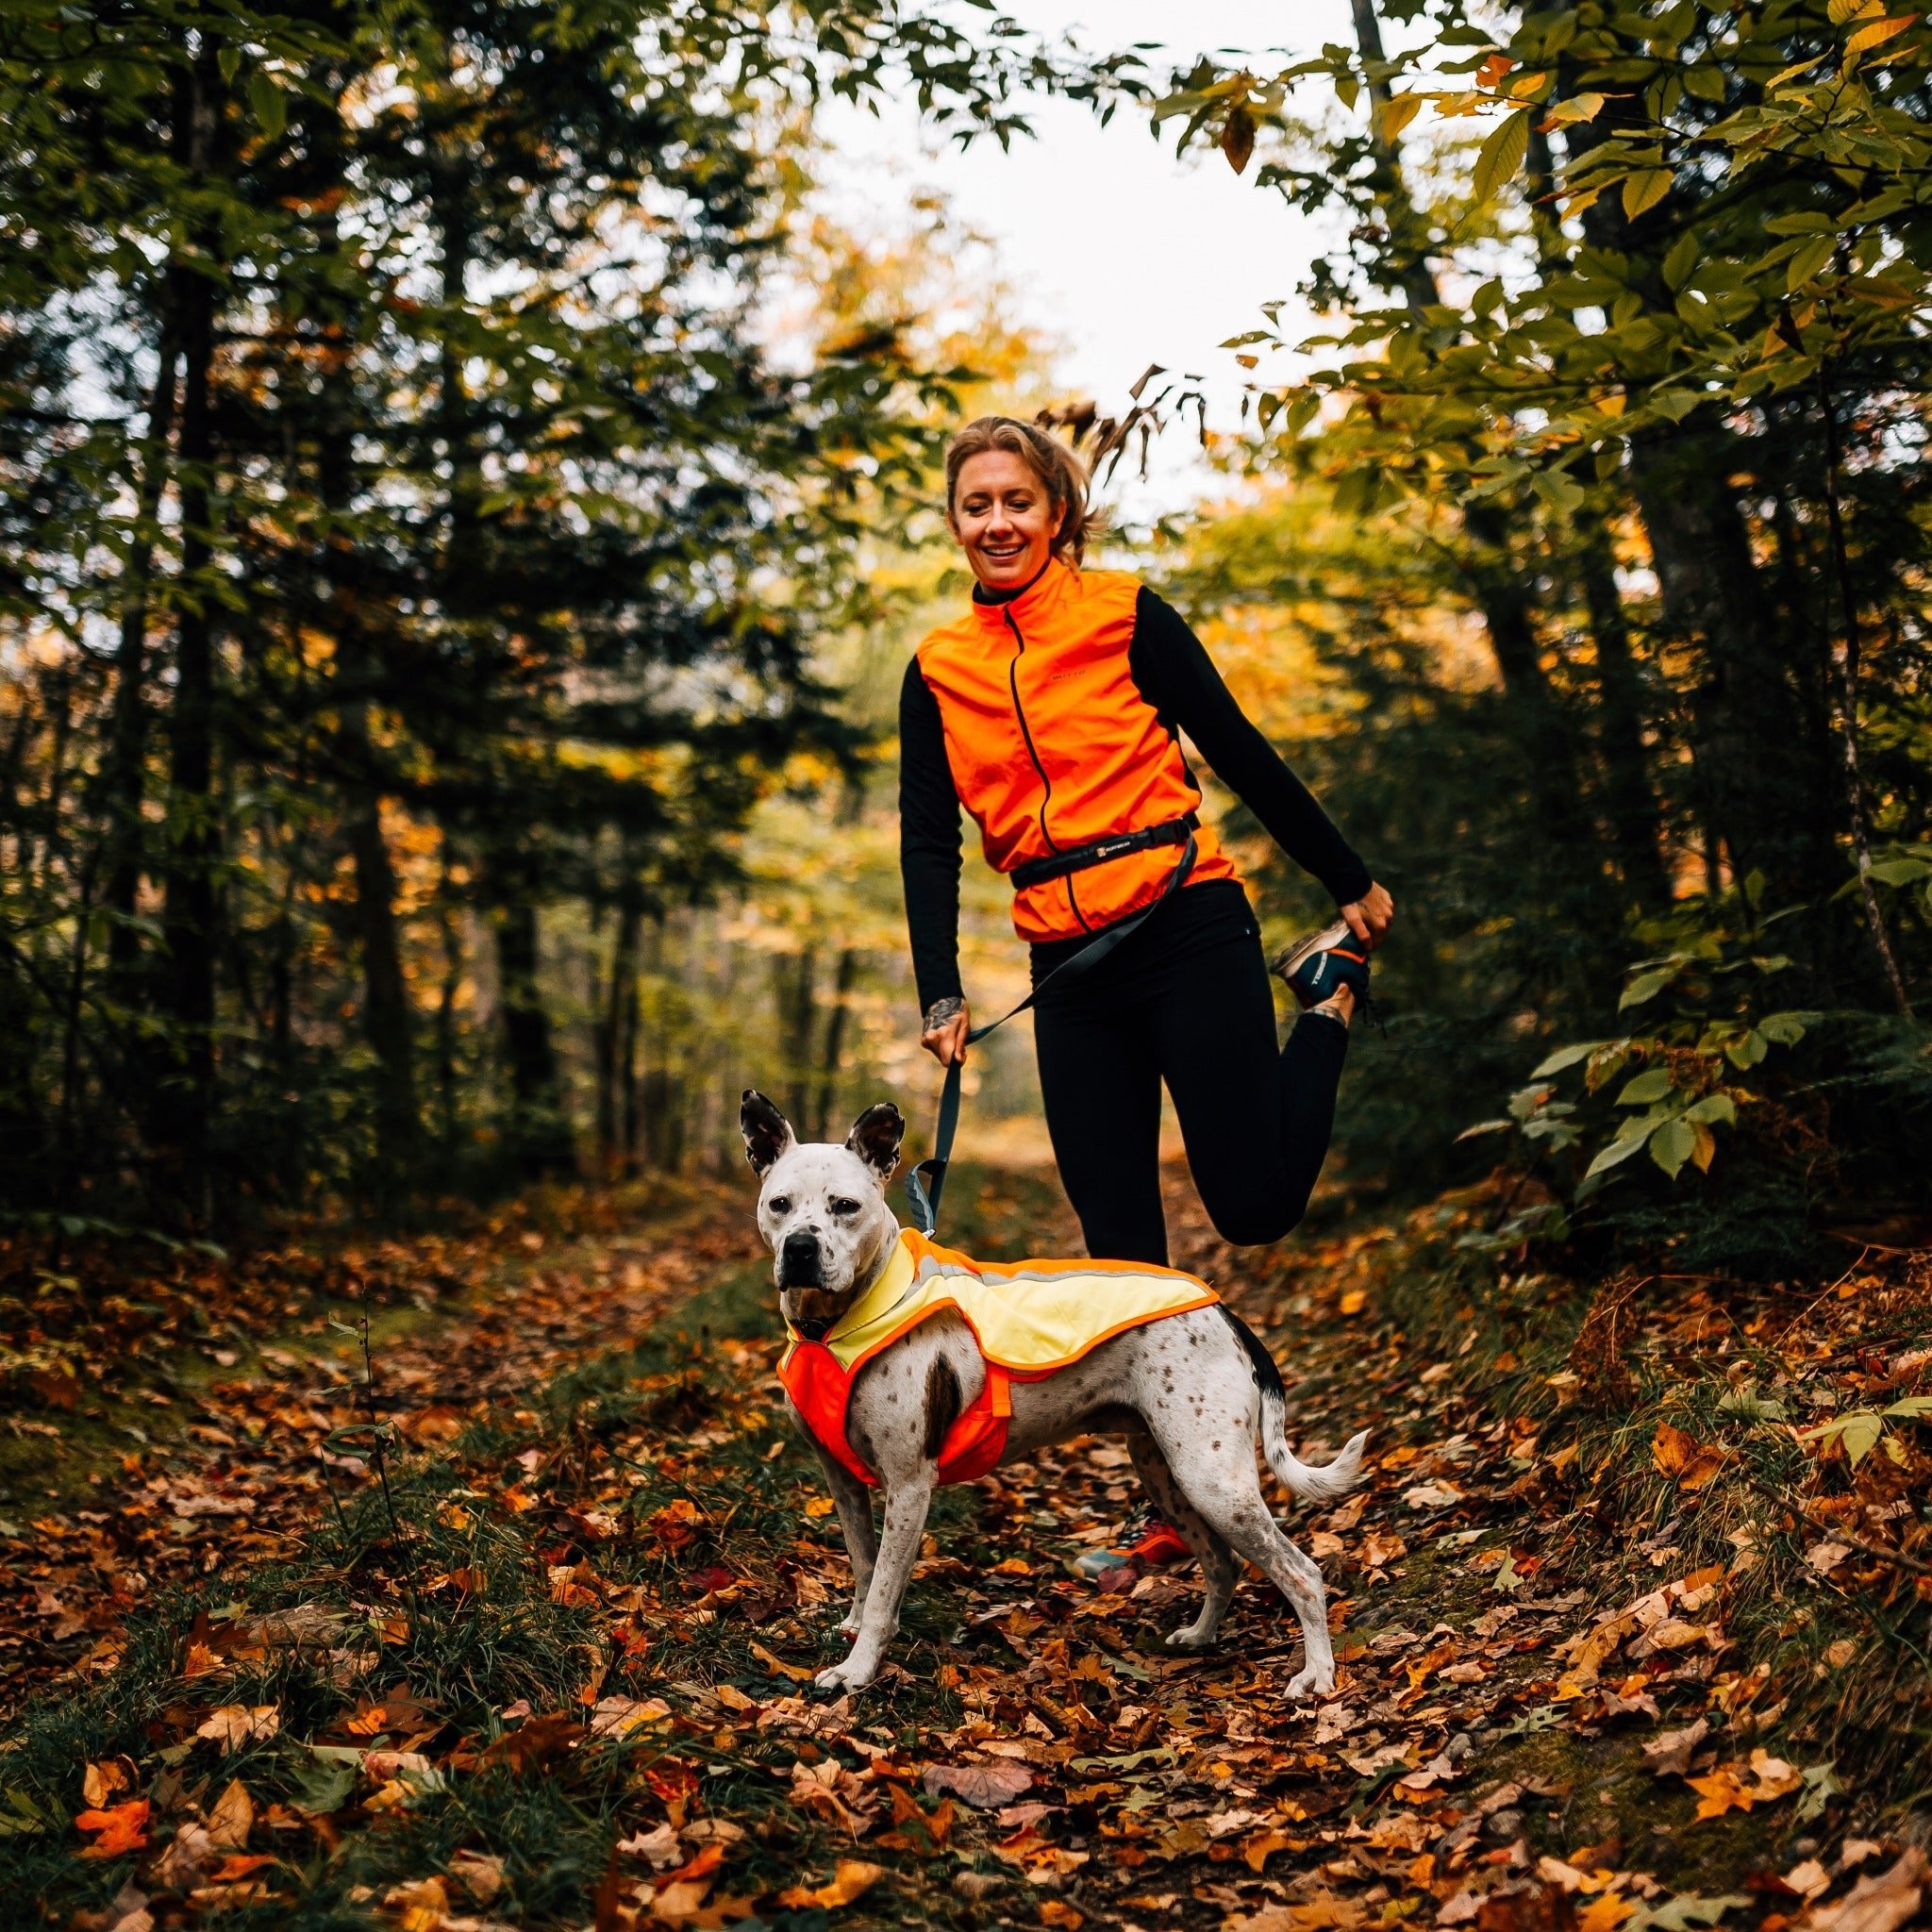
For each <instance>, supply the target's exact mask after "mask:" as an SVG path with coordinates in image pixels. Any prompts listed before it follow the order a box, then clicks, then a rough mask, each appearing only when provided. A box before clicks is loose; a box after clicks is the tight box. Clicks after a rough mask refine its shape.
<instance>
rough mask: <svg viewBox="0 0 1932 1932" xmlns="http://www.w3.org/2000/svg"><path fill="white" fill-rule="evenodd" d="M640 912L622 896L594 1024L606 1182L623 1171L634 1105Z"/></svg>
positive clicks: (634, 900)
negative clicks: (606, 979)
mask: <svg viewBox="0 0 1932 1932" xmlns="http://www.w3.org/2000/svg"><path fill="white" fill-rule="evenodd" d="M642 925H643V911H642V908H641V907H640V906H639V904H638V902H637V898H636V896H635V894H633V893H630V892H626V893H625V896H624V898H623V900H622V901H621V902H620V904H619V906H618V909H617V938H616V941H615V943H614V944H613V945H612V946H611V949H610V986H609V991H608V996H607V998H606V1001H605V1005H604V1012H603V1015H602V1017H601V1019H600V1020H599V1021H598V1024H597V1162H598V1170H599V1172H600V1173H601V1174H603V1176H604V1178H605V1179H606V1180H610V1179H613V1178H615V1176H616V1175H617V1174H620V1173H621V1172H622V1171H623V1168H624V1165H625V1156H626V1154H627V1152H628V1148H629V1141H628V1136H627V1127H628V1123H627V1122H625V1114H626V1113H627V1112H628V1111H629V1110H630V1106H631V1105H634V1103H633V1102H630V1101H629V1098H628V1093H627V1091H626V1090H629V1089H631V1088H632V1087H633V1086H634V1083H635V1074H634V1073H633V1071H632V1067H631V1064H630V1062H631V1056H632V1055H633V1053H634V1052H635V1049H636V1040H637V1022H636V1018H635V1014H636V1009H637V999H638V940H639V936H640V933H641V928H642Z"/></svg>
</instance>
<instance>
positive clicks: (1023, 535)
mask: <svg viewBox="0 0 1932 1932" xmlns="http://www.w3.org/2000/svg"><path fill="white" fill-rule="evenodd" d="M946 521H947V522H948V523H949V524H950V525H952V530H953V535H954V536H956V537H957V538H958V540H959V545H960V548H961V549H963V550H964V551H965V553H966V560H967V562H968V563H970V564H971V565H972V566H973V575H974V576H975V577H977V578H978V579H979V581H980V582H981V583H982V584H984V585H985V586H986V588H987V589H988V590H989V591H1017V590H1019V589H1020V588H1021V587H1022V586H1023V585H1025V584H1030V583H1031V582H1032V581H1033V579H1034V578H1035V577H1037V576H1038V575H1040V573H1041V571H1042V570H1044V569H1045V568H1046V559H1047V558H1048V557H1049V556H1051V555H1052V552H1053V540H1054V537H1055V535H1056V534H1057V532H1056V529H1055V524H1056V522H1057V519H1056V516H1055V511H1054V507H1053V500H1052V499H1051V498H1050V497H1049V496H1048V495H1047V493H1046V486H1045V485H1044V484H1043V483H1042V482H1041V480H1040V478H1039V477H1038V476H1037V475H1034V473H1033V471H1032V470H1031V469H1030V468H1029V467H1028V466H1027V464H1026V463H1025V462H1024V460H1023V459H1022V458H1019V457H1016V456H1014V455H1012V454H1011V453H1010V452H1009V451H1007V450H1003V449H991V450H986V451H984V452H982V453H981V454H980V455H979V456H976V457H969V458H967V459H966V460H965V462H963V463H962V464H961V465H960V466H959V475H958V482H957V483H956V484H955V485H954V488H953V508H952V510H951V512H950V513H949V514H948V516H947V519H946Z"/></svg>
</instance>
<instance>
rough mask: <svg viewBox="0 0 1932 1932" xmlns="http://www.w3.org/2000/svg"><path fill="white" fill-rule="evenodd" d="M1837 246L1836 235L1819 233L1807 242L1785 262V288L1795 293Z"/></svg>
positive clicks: (1830, 255)
mask: <svg viewBox="0 0 1932 1932" xmlns="http://www.w3.org/2000/svg"><path fill="white" fill-rule="evenodd" d="M1837 247H1838V237H1837V236H1836V235H1820V236H1818V237H1817V238H1816V239H1815V240H1814V241H1810V242H1806V243H1805V244H1804V246H1803V247H1801V248H1800V249H1799V250H1798V252H1797V253H1796V254H1795V255H1794V256H1792V257H1791V258H1790V261H1788V262H1787V263H1786V264H1785V288H1786V290H1787V291H1790V293H1793V294H1795V293H1796V292H1797V291H1798V290H1800V289H1802V288H1803V287H1804V286H1805V284H1806V283H1807V282H1808V281H1809V280H1810V279H1811V277H1812V276H1813V275H1816V274H1817V273H1818V271H1819V270H1820V269H1822V268H1823V267H1824V264H1825V263H1826V262H1828V261H1829V260H1830V259H1831V257H1832V252H1833V250H1834V249H1836V248H1837Z"/></svg>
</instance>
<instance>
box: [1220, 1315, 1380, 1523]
mask: <svg viewBox="0 0 1932 1932" xmlns="http://www.w3.org/2000/svg"><path fill="white" fill-rule="evenodd" d="M1221 1312H1222V1313H1223V1314H1224V1315H1225V1316H1226V1317H1227V1324H1228V1326H1229V1327H1230V1328H1232V1329H1233V1330H1234V1332H1235V1339H1236V1340H1237V1341H1240V1343H1241V1347H1242V1348H1243V1349H1244V1350H1246V1352H1247V1357H1248V1361H1249V1364H1250V1365H1251V1366H1252V1367H1253V1369H1254V1371H1255V1386H1256V1387H1257V1389H1258V1390H1259V1391H1261V1454H1262V1455H1263V1456H1265V1457H1267V1458H1268V1467H1269V1468H1270V1469H1272V1470H1273V1471H1274V1474H1276V1475H1278V1476H1279V1477H1280V1478H1281V1480H1282V1482H1283V1483H1284V1484H1286V1485H1287V1487H1288V1489H1289V1490H1290V1491H1291V1492H1292V1493H1293V1494H1295V1495H1297V1496H1299V1497H1300V1498H1301V1499H1302V1500H1303V1501H1304V1502H1305V1503H1332V1502H1334V1501H1335V1499H1336V1498H1337V1497H1338V1496H1345V1495H1347V1494H1348V1492H1349V1491H1351V1490H1352V1489H1354V1488H1355V1486H1356V1484H1357V1483H1358V1482H1359V1481H1360V1480H1361V1474H1362V1450H1363V1448H1364V1447H1365V1446H1366V1445H1367V1443H1368V1440H1369V1432H1368V1430H1366V1429H1363V1430H1362V1431H1361V1432H1360V1434H1358V1435H1355V1436H1351V1437H1350V1438H1349V1439H1348V1441H1346V1442H1345V1443H1344V1444H1343V1445H1342V1449H1341V1455H1340V1456H1338V1457H1336V1458H1335V1460H1334V1461H1333V1462H1324V1464H1322V1465H1321V1467H1320V1468H1315V1467H1312V1466H1311V1465H1309V1464H1308V1463H1306V1462H1304V1461H1303V1460H1302V1459H1301V1457H1298V1456H1297V1455H1296V1454H1295V1453H1294V1451H1293V1450H1292V1449H1291V1448H1290V1447H1289V1446H1288V1434H1287V1429H1286V1424H1287V1421H1288V1393H1287V1391H1285V1390H1284V1389H1283V1388H1282V1386H1281V1371H1280V1370H1279V1369H1278V1368H1276V1367H1275V1365H1274V1357H1273V1356H1272V1355H1270V1354H1269V1353H1268V1351H1267V1349H1265V1348H1264V1347H1263V1346H1262V1345H1261V1338H1260V1337H1259V1336H1258V1335H1257V1334H1256V1333H1255V1331H1254V1330H1253V1329H1252V1328H1250V1327H1249V1326H1248V1324H1246V1323H1245V1322H1243V1321H1242V1320H1241V1317H1240V1316H1239V1315H1237V1314H1236V1313H1235V1311H1234V1310H1233V1309H1232V1308H1231V1307H1228V1306H1227V1304H1226V1303H1225V1302H1223V1303H1222V1304H1221Z"/></svg>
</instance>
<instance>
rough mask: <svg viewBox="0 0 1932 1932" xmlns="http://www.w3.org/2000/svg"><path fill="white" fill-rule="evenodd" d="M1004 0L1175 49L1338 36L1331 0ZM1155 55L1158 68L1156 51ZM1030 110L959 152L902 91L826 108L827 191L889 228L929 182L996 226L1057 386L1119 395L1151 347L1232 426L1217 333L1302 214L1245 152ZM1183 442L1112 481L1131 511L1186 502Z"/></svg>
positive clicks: (1153, 356)
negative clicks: (1046, 342) (1053, 340)
mask: <svg viewBox="0 0 1932 1932" xmlns="http://www.w3.org/2000/svg"><path fill="white" fill-rule="evenodd" d="M1009 10H1010V11H1011V13H1012V14H1013V16H1014V17H1015V18H1016V19H1018V20H1019V21H1021V22H1022V23H1023V24H1024V25H1026V26H1028V27H1032V28H1034V29H1036V30H1038V31H1040V32H1042V33H1047V34H1058V33H1060V32H1072V33H1073V34H1074V35H1075V37H1076V38H1077V39H1078V40H1079V41H1080V42H1081V43H1082V44H1083V45H1084V46H1087V47H1089V48H1092V49H1096V50H1098V49H1110V48H1115V47H1124V46H1127V45H1130V44H1132V43H1133V42H1139V41H1158V42H1162V43H1164V44H1165V45H1166V46H1169V47H1172V48H1173V50H1174V57H1175V58H1176V59H1178V60H1186V59H1189V58H1191V57H1192V56H1193V55H1194V54H1195V53H1197V52H1217V53H1221V52H1224V51H1225V50H1232V49H1241V50H1248V51H1253V52H1256V53H1257V54H1259V53H1265V52H1266V51H1267V50H1268V49H1270V48H1275V49H1280V48H1288V49H1291V50H1292V51H1293V52H1295V53H1296V54H1303V53H1307V52H1312V51H1313V50H1314V49H1315V48H1317V47H1318V46H1319V45H1320V44H1321V43H1322V42H1324V40H1336V39H1341V40H1345V39H1347V37H1348V14H1347V8H1346V7H1345V6H1344V5H1342V4H1341V0H1308V4H1305V5H1297V6H1293V7H1287V6H1280V5H1272V4H1262V0H1199V4H1196V5H1192V6H1189V7H1176V6H1174V5H1172V4H1170V0H1016V4H1014V5H1013V6H1012V7H1011V8H1010V9H1009ZM1152 64H1153V66H1154V69H1155V71H1156V72H1157V73H1158V74H1159V75H1162V76H1163V77H1164V76H1165V74H1166V72H1167V70H1168V66H1169V64H1170V63H1169V62H1168V61H1167V59H1166V58H1164V57H1161V56H1156V57H1154V58H1153V62H1152ZM1264 64H1266V65H1269V66H1272V65H1273V64H1274V63H1273V62H1268V63H1264ZM1031 111H1032V112H1033V121H1034V125H1035V127H1036V129H1037V131H1038V138H1037V139H1036V140H1034V141H1032V142H1016V143H1015V145H1014V147H1013V148H1012V150H1011V151H1010V152H1009V153H1004V154H1003V153H1002V152H1001V151H1000V149H999V148H998V146H997V145H995V144H994V143H992V142H981V143H975V144H974V146H973V147H972V148H970V149H969V150H967V151H966V152H965V153H964V154H961V153H960V152H959V151H958V149H957V148H955V147H951V146H947V145H944V144H942V143H941V142H936V141H935V140H934V139H933V137H932V136H931V134H930V133H926V134H924V135H922V134H921V132H920V130H919V128H918V126H917V124H916V119H915V116H914V114H913V112H912V109H911V108H910V107H909V106H908V107H904V108H899V109H898V110H896V111H895V110H893V109H891V108H888V109H886V110H885V111H884V112H883V113H882V115H881V116H880V117H879V118H876V119H875V118H874V116H873V115H872V114H870V113H861V112H859V111H858V110H852V109H842V108H833V109H832V110H831V111H828V112H826V113H825V114H824V116H823V117H822V121H821V125H822V128H823V131H824V135H825V138H826V140H827V142H829V145H830V153H829V155H828V156H827V158H826V164H825V168H824V174H825V176H826V181H827V188H828V192H829V194H830V196H831V200H832V205H833V206H834V207H835V208H837V209H838V211H839V212H840V214H841V218H842V219H844V220H847V221H849V222H852V223H854V224H855V225H858V226H860V227H865V226H868V225H882V226H885V227H887V228H889V229H890V227H891V225H892V224H893V223H894V221H895V220H896V219H898V218H899V214H898V211H899V210H900V209H902V208H904V207H905V206H906V204H907V202H908V200H909V198H910V197H911V196H912V195H913V194H914V193H915V192H918V191H920V190H922V189H927V188H937V189H940V190H941V191H942V192H944V193H945V194H946V195H947V196H948V197H949V199H950V200H951V201H952V203H953V205H954V207H955V208H956V210H957V211H958V215H959V217H960V219H961V220H962V221H963V222H965V223H966V224H967V225H969V226H971V227H972V228H974V229H975V230H977V231H978V232H980V233H982V234H984V235H986V236H987V237H988V238H989V239H991V241H992V242H995V244H996V246H997V249H998V254H999V259H1000V262H1001V264H1002V266H1003V268H1004V270H1005V272H1006V274H1007V275H1008V278H1009V279H1010V280H1011V282H1012V285H1013V287H1014V289H1015V291H1016V292H1017V294H1018V296H1019V298H1020V303H1019V307H1020V312H1021V315H1022V317H1023V318H1024V320H1025V321H1026V322H1028V323H1030V324H1031V325H1034V326H1036V327H1038V328H1040V329H1041V330H1042V331H1044V332H1046V333H1049V334H1051V335H1053V336H1056V337H1058V338H1059V339H1060V341H1062V342H1063V343H1064V347H1065V354H1064V358H1063V360H1062V363H1061V366H1062V368H1063V370H1064V371H1065V374H1066V377H1067V381H1068V385H1069V387H1070V388H1071V389H1073V390H1074V391H1083V392H1085V393H1088V394H1091V396H1093V398H1094V399H1095V400H1096V401H1097V402H1099V403H1100V404H1101V406H1102V407H1103V408H1117V407H1118V406H1119V405H1120V403H1121V402H1122V400H1123V398H1124V395H1125V392H1126V391H1127V389H1128V387H1129V386H1130V385H1131V384H1132V383H1133V382H1134V381H1135V379H1136V378H1137V377H1138V376H1139V375H1141V371H1142V370H1144V369H1145V368H1146V367H1147V365H1148V364H1149V363H1150V362H1157V361H1158V362H1162V363H1165V364H1167V365H1168V366H1169V367H1170V368H1173V369H1176V370H1185V371H1188V372H1191V373H1195V374H1198V375H1202V376H1203V377H1205V378H1206V387H1207V391H1208V398H1209V421H1210V422H1211V423H1214V424H1216V425H1223V426H1228V425H1233V423H1234V422H1235V420H1236V411H1237V408H1238V398H1239V395H1240V392H1241V383H1240V380H1239V378H1240V377H1241V371H1240V370H1238V369H1237V368H1236V366H1235V363H1234V358H1233V357H1232V355H1231V354H1230V353H1229V352H1228V351H1226V350H1224V349H1223V348H1221V347H1220V346H1219V345H1220V344H1221V343H1222V342H1224V341H1226V340H1227V338H1228V337H1230V336H1232V335H1237V334H1239V333H1240V332H1241V331H1242V330H1243V329H1247V328H1252V327H1256V326H1258V325H1259V323H1260V317H1259V315H1258V313H1257V311H1258V309H1259V308H1260V305H1261V304H1262V303H1263V302H1270V301H1274V300H1277V299H1278V298H1280V297H1282V296H1284V295H1287V294H1288V293H1290V291H1291V290H1292V289H1293V288H1294V286H1295V284H1296V283H1297V282H1298V281H1299V280H1300V279H1301V277H1302V275H1304V273H1305V272H1306V270H1307V265H1308V262H1309V259H1310V258H1311V256H1312V255H1313V253H1314V252H1315V249H1316V245H1317V242H1316V236H1317V230H1316V229H1315V227H1314V226H1313V225H1312V224H1310V223H1309V222H1308V221H1307V219H1306V218H1305V217H1304V216H1302V215H1300V214H1299V213H1297V212H1295V211H1294V210H1293V209H1291V208H1288V207H1287V206H1286V204H1285V203H1284V202H1283V201H1282V200H1281V199H1280V198H1279V197H1278V196H1276V195H1275V194H1274V193H1272V192H1268V191H1266V190H1260V191H1257V189H1256V188H1255V186H1254V171H1253V170H1252V169H1251V170H1250V171H1249V173H1248V175H1247V176H1246V178H1238V177H1237V176H1236V175H1235V174H1234V173H1233V172H1232V170H1230V169H1229V167H1228V166H1227V163H1226V162H1225V161H1224V160H1223V159H1222V158H1221V157H1220V156H1219V155H1218V154H1216V153H1215V152H1213V150H1212V149H1211V148H1210V149H1207V150H1204V151H1202V152H1200V153H1197V154H1194V155H1192V156H1190V157H1189V158H1185V159H1177V158H1175V156H1174V130H1173V128H1172V127H1170V128H1169V130H1168V131H1167V134H1166V137H1165V139H1164V141H1163V142H1162V143H1160V144H1157V143H1156V142H1154V140H1153V139H1152V138H1151V137H1150V135H1149V133H1148V128H1147V122H1146V119H1145V117H1144V116H1142V115H1139V114H1132V113H1122V114H1120V115H1117V116H1116V117H1115V119H1114V120H1113V122H1112V123H1111V124H1110V125H1108V126H1106V127H1103V126H1101V125H1100V124H1099V122H1098V120H1097V119H1096V118H1095V117H1094V115H1093V114H1092V113H1091V112H1090V111H1089V110H1088V109H1087V108H1083V107H1079V106H1075V105H1073V104H1071V103H1067V102H1061V101H1048V100H1042V101H1041V102H1039V103H1038V104H1037V107H1036V108H1033V109H1032V110H1031ZM1192 458H1193V450H1192V445H1191V442H1190V441H1189V440H1188V439H1187V438H1186V437H1183V436H1171V437H1169V438H1168V439H1167V441H1166V444H1165V446H1164V447H1162V448H1160V449H1158V450H1157V451H1156V452H1155V456H1154V459H1153V462H1152V464H1151V465H1150V471H1149V482H1148V485H1147V486H1146V487H1145V488H1144V489H1143V488H1141V487H1140V486H1138V484H1136V485H1133V486H1131V487H1127V488H1122V489H1117V490H1116V491H1113V492H1110V493H1111V494H1113V495H1114V496H1115V498H1116V500H1118V501H1121V502H1123V503H1124V506H1125V507H1126V508H1129V509H1130V510H1131V511H1133V512H1136V513H1145V512H1146V511H1148V510H1150V509H1165V508H1174V507H1176V506H1178V505H1181V504H1184V503H1187V502H1189V501H1191V499H1192V498H1193V496H1194V495H1195V494H1196V493H1197V491H1199V490H1200V489H1201V487H1202V485H1203V482H1204V476H1203V473H1202V470H1201V466H1200V465H1199V464H1198V462H1196V461H1194V460H1193V459H1192ZM1122 480H1123V483H1125V480H1126V479H1125V476H1124V475H1123V479H1122Z"/></svg>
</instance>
